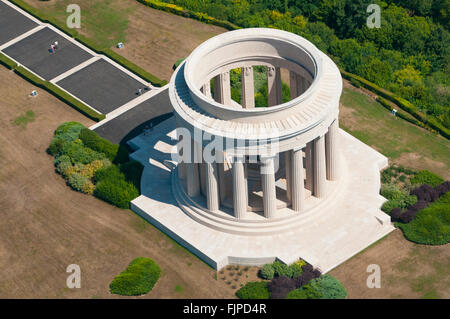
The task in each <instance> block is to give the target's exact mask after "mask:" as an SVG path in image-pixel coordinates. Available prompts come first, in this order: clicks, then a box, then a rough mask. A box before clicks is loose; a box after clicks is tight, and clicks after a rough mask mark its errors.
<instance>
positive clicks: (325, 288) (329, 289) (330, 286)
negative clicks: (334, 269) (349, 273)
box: [309, 275, 347, 299]
mask: <svg viewBox="0 0 450 319" xmlns="http://www.w3.org/2000/svg"><path fill="white" fill-rule="evenodd" d="M309 285H310V286H311V287H312V288H313V289H315V290H316V291H317V292H318V293H319V294H321V295H322V297H321V299H345V298H346V297H347V291H346V290H345V288H344V286H343V285H342V284H341V282H340V281H339V280H337V279H336V278H334V277H332V276H330V275H322V276H320V277H319V278H315V279H313V280H311V281H310V283H309Z"/></svg>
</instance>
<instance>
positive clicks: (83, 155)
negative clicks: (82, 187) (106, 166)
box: [61, 140, 105, 164]
mask: <svg viewBox="0 0 450 319" xmlns="http://www.w3.org/2000/svg"><path fill="white" fill-rule="evenodd" d="M61 154H64V155H67V156H69V157H70V159H71V161H72V163H73V164H76V163H81V164H89V163H91V162H92V161H95V160H103V159H104V158H105V155H104V154H103V153H99V152H96V151H94V150H92V149H90V148H89V147H85V146H84V145H83V143H82V142H81V140H75V141H73V142H72V143H66V144H65V145H64V147H63V149H62V150H61Z"/></svg>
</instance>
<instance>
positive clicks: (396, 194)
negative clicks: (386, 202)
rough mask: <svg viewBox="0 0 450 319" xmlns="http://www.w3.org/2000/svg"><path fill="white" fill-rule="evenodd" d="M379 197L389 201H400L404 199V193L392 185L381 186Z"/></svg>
mask: <svg viewBox="0 0 450 319" xmlns="http://www.w3.org/2000/svg"><path fill="white" fill-rule="evenodd" d="M380 193H381V196H383V197H385V198H387V199H390V200H397V201H399V200H401V199H402V198H403V197H404V195H405V194H404V193H403V192H402V191H401V189H400V188H399V187H398V186H397V185H394V184H387V185H382V186H381V192H380Z"/></svg>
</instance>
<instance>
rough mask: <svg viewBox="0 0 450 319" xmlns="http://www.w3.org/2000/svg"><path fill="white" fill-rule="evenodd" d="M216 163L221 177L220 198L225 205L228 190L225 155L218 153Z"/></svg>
mask: <svg viewBox="0 0 450 319" xmlns="http://www.w3.org/2000/svg"><path fill="white" fill-rule="evenodd" d="M216 163H217V171H218V172H217V173H218V177H219V198H220V203H223V201H224V200H225V196H226V194H227V189H226V186H225V160H224V156H223V153H221V152H218V153H217V154H216Z"/></svg>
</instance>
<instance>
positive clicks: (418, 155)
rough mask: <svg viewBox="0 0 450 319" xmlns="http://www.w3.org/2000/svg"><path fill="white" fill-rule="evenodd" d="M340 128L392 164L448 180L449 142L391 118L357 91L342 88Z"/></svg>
mask: <svg viewBox="0 0 450 319" xmlns="http://www.w3.org/2000/svg"><path fill="white" fill-rule="evenodd" d="M341 103H342V105H341V108H340V116H339V119H340V122H339V123H340V126H341V128H343V129H344V130H345V131H347V132H349V133H350V134H352V135H353V136H355V137H356V138H358V139H359V140H361V141H363V142H364V143H366V144H367V145H370V146H372V147H374V148H375V149H377V150H378V151H380V152H381V153H382V154H383V155H385V156H387V157H388V158H389V159H390V160H391V161H392V162H394V163H398V164H401V165H403V166H405V167H411V168H414V169H417V170H421V169H427V170H429V171H432V172H435V173H437V174H438V175H441V176H442V177H444V178H445V179H449V178H450V176H449V175H450V173H449V172H450V142H449V141H448V140H446V139H445V138H443V137H441V136H439V135H436V134H433V133H431V132H429V131H427V130H425V129H422V128H420V127H417V126H416V125H414V124H411V123H408V122H407V121H405V120H403V119H400V118H398V117H395V116H393V115H392V114H391V113H390V112H389V111H388V110H386V109H385V108H384V107H383V106H382V105H380V104H379V103H378V102H376V101H375V100H373V99H372V98H370V97H369V96H367V95H364V94H362V93H361V92H359V91H356V90H353V89H349V88H345V89H344V91H343V93H342V97H341Z"/></svg>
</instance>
